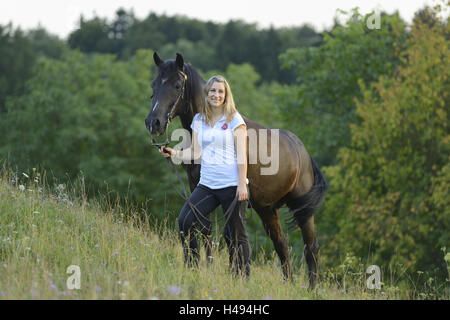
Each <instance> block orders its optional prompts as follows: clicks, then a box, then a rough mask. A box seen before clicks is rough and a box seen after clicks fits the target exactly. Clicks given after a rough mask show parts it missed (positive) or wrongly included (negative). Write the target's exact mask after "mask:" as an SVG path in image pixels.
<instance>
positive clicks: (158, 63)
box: [153, 51, 164, 67]
mask: <svg viewBox="0 0 450 320" xmlns="http://www.w3.org/2000/svg"><path fill="white" fill-rule="evenodd" d="M153 60H154V61H155V64H156V65H157V66H158V67H159V65H160V64H161V63H163V62H164V60H163V59H161V58H160V57H159V56H158V53H157V52H156V51H155V52H154V53H153Z"/></svg>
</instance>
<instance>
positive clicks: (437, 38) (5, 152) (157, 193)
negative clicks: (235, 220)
mask: <svg viewBox="0 0 450 320" xmlns="http://www.w3.org/2000/svg"><path fill="white" fill-rule="evenodd" d="M444 8H445V6H443V8H439V7H436V8H425V9H423V10H420V11H418V12H417V13H416V16H415V18H414V20H413V22H412V23H411V24H410V25H409V24H407V23H405V22H404V21H403V20H402V19H401V17H400V16H399V15H398V14H397V13H394V14H391V15H388V14H384V13H382V15H381V19H380V21H381V25H380V28H379V29H375V30H371V29H368V28H367V26H366V24H365V23H364V22H365V21H366V20H367V19H368V17H369V16H370V14H367V15H362V14H360V13H359V12H358V10H353V11H352V12H350V13H349V15H348V19H347V21H345V23H343V24H341V25H335V26H334V27H333V28H332V29H331V30H329V31H327V32H324V33H322V34H317V33H315V32H309V31H308V30H310V29H309V27H301V28H291V29H285V28H281V29H275V28H269V29H265V30H259V29H257V28H256V26H255V25H251V24H245V23H243V22H240V21H230V22H228V23H226V24H215V23H211V22H201V21H197V20H195V19H188V18H185V17H180V16H174V17H167V16H157V15H155V14H150V15H149V16H148V17H147V18H146V19H144V20H142V21H140V20H138V19H135V18H134V17H133V14H132V13H130V12H128V13H127V12H126V11H124V10H119V11H118V13H117V17H116V19H115V20H114V21H112V22H108V21H106V20H104V19H100V18H98V17H97V18H93V19H91V20H84V19H80V26H79V28H78V29H77V30H74V32H72V33H71V35H70V36H69V38H68V40H67V41H63V40H60V39H58V38H57V37H54V36H52V35H50V34H48V33H47V32H46V31H45V30H44V29H42V28H40V29H37V30H32V31H28V32H24V31H21V30H19V29H14V28H13V27H12V26H11V25H6V26H1V27H0V70H1V72H0V103H1V104H0V106H1V108H2V110H1V111H0V139H1V143H0V159H2V160H3V161H8V163H10V164H11V165H12V166H13V167H14V168H15V169H16V170H17V172H30V171H28V170H31V169H32V168H33V167H35V168H42V169H43V170H49V172H51V175H52V177H54V179H55V180H58V181H65V180H71V181H73V180H75V179H77V178H78V177H80V175H82V176H83V177H84V178H85V181H86V185H87V186H88V189H89V190H88V192H89V195H90V196H91V197H95V196H96V195H98V194H99V192H100V193H105V192H114V193H117V194H118V195H121V196H122V197H127V199H131V200H132V201H133V202H135V203H136V204H139V205H141V206H142V207H143V208H145V212H146V213H147V214H149V215H150V216H152V217H155V218H157V219H159V220H164V219H168V220H169V221H174V219H175V218H176V216H177V215H178V212H179V210H180V208H181V206H182V202H181V199H179V198H178V195H177V194H176V192H175V190H174V189H173V186H174V185H176V184H177V180H176V178H175V177H174V176H173V175H170V174H169V172H168V168H167V167H166V164H165V161H162V159H161V157H160V155H159V153H158V152H157V150H156V148H152V147H151V146H150V144H149V138H148V133H147V132H146V129H145V126H144V118H145V116H146V115H147V113H148V112H149V109H150V100H149V97H150V96H151V88H150V81H151V80H152V79H153V78H154V77H155V71H156V70H155V66H154V64H153V60H152V54H153V51H154V50H158V52H159V53H160V54H161V56H163V57H164V58H166V59H170V58H174V56H175V53H176V52H177V51H178V52H181V53H182V54H183V55H184V56H185V57H189V58H188V59H187V60H188V61H191V63H192V65H193V66H194V67H195V68H196V69H198V70H199V72H200V74H201V75H202V76H203V77H204V78H205V79H206V78H208V77H210V76H212V75H214V74H217V73H221V74H223V75H224V76H225V77H226V78H227V79H228V80H229V82H230V85H231V87H232V89H233V94H234V97H235V100H236V104H237V107H238V109H239V111H240V112H241V113H242V114H244V115H245V116H247V117H248V118H250V119H252V120H254V121H257V122H260V123H261V124H263V125H267V126H269V127H273V128H280V129H288V130H290V131H292V132H294V133H295V134H297V135H298V136H299V137H300V139H301V140H302V141H303V142H304V143H305V146H306V147H307V149H308V151H310V153H311V154H312V156H313V157H314V158H315V159H316V160H317V162H318V163H319V164H320V166H321V167H322V168H323V171H324V172H325V174H326V176H327V178H328V181H329V182H330V185H331V188H330V191H329V193H328V194H327V196H326V199H325V201H324V206H323V208H322V209H321V211H320V212H318V213H317V215H316V222H317V230H318V236H319V241H320V244H321V252H322V255H321V257H322V258H321V259H322V261H323V264H324V265H326V266H336V264H338V261H341V260H342V259H344V257H345V256H346V255H347V254H350V255H351V254H354V255H356V256H358V257H370V259H371V261H372V262H373V263H374V264H377V265H380V266H384V267H385V268H386V270H387V269H388V268H399V270H404V269H405V268H406V270H408V272H412V273H414V272H418V271H427V272H429V273H430V274H433V275H435V276H433V277H435V278H439V279H445V277H446V276H447V264H446V263H447V262H446V260H445V256H446V253H447V251H448V249H447V248H446V246H447V245H448V243H449V233H448V230H449V224H450V212H449V208H450V203H449V202H448V186H449V185H450V170H449V168H448V167H449V166H448V163H449V156H450V152H449V151H450V150H449V149H450V147H449V141H450V139H449V137H450V135H449V129H448V123H449V121H448V120H449V112H448V111H449V110H448V106H449V96H448V92H450V90H449V89H450V88H449V81H448V80H449V78H448V76H449V74H448V70H450V65H449V64H450V60H449V59H450V58H449V57H450V56H449V27H448V18H442V17H440V12H441V11H442V10H443V9H444ZM302 30H303V31H302ZM312 31H313V30H312ZM302 32H304V33H302ZM271 33H273V34H272V35H270V34H271ZM302 34H303V35H302ZM275 35H276V36H275ZM271 37H278V39H282V40H281V41H280V42H277V41H274V40H273V39H274V38H271ZM219 39H220V40H219ZM252 39H253V40H252ZM268 39H272V40H271V41H269V40H268ZM308 39H309V40H308ZM252 41H254V42H252ZM265 41H267V42H265ZM255 43H260V44H261V47H258V46H256V45H255ZM279 43H282V44H281V45H278V44H279ZM255 48H258V49H255ZM208 50H210V51H208ZM270 50H273V53H270ZM278 50H281V51H278ZM208 52H210V56H209V57H210V60H208V59H209V58H207V57H208V55H209V53H208ZM269 53H270V54H269ZM272 54H273V56H272ZM196 59H198V60H196ZM269 60H270V61H271V63H269ZM274 61H275V62H274ZM272 68H273V69H272ZM275 69H276V71H273V70H275ZM283 72H286V73H285V74H290V77H292V78H283V76H282V74H283ZM172 125H173V127H172V128H171V130H173V129H175V128H177V127H180V126H181V124H180V123H179V121H174V122H173V123H172ZM183 179H185V177H183ZM185 182H186V181H185ZM248 228H249V233H250V239H252V241H254V243H256V244H257V245H259V246H265V245H268V246H270V244H269V242H267V237H266V236H265V235H264V232H263V231H262V228H261V225H260V222H259V221H258V220H257V219H253V220H251V221H249V223H248ZM289 241H290V242H291V244H294V248H302V244H301V241H302V240H301V235H300V233H299V232H297V233H291V234H289ZM298 254H299V255H301V250H300V252H298ZM447 258H448V254H447ZM402 268H403V269H402ZM444 283H445V282H444ZM441 289H442V288H441Z"/></svg>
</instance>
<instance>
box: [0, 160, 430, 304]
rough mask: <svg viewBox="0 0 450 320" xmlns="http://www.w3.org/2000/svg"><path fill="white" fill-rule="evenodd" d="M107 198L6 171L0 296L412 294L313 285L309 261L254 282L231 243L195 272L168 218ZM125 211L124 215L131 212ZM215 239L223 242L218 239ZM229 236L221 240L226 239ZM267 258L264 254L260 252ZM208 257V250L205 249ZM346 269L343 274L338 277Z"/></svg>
mask: <svg viewBox="0 0 450 320" xmlns="http://www.w3.org/2000/svg"><path fill="white" fill-rule="evenodd" d="M123 206H124V205H123V203H122V202H119V201H112V200H111V199H110V198H109V197H108V196H107V195H105V196H104V197H99V198H98V199H93V200H88V199H87V198H86V196H85V193H84V192H83V181H82V179H81V180H79V181H76V182H74V183H73V184H72V186H66V185H62V184H59V185H54V186H49V185H46V183H45V182H43V181H42V179H41V175H40V174H38V173H36V172H35V171H34V172H33V173H32V174H31V175H30V174H27V175H25V174H13V173H12V172H11V171H10V170H8V169H6V168H5V167H4V168H3V170H2V171H1V173H0V299H410V298H421V297H420V296H419V295H418V293H415V292H414V291H411V290H409V291H408V290H404V289H398V288H395V289H392V288H391V287H389V286H387V285H385V287H384V289H382V290H368V289H367V288H366V286H365V281H364V279H365V278H364V275H361V274H360V275H358V277H356V278H355V277H352V276H351V275H350V274H348V275H347V276H348V277H347V278H348V279H350V278H351V279H353V280H354V279H359V280H357V281H349V280H347V285H346V286H342V281H341V280H340V278H339V279H338V277H337V276H336V277H334V274H333V273H329V272H330V271H329V270H328V271H327V272H326V273H325V274H327V275H328V276H327V277H324V279H323V280H322V281H321V282H320V284H319V286H318V288H317V289H316V290H314V291H309V290H307V279H306V277H305V266H304V265H303V266H302V267H301V268H300V269H298V270H296V272H295V280H294V281H293V282H287V283H285V282H284V281H283V279H282V273H281V269H280V266H279V261H278V258H277V257H276V256H275V254H273V255H272V258H270V259H263V258H258V259H256V260H255V261H253V262H252V273H251V278H250V280H245V279H241V278H236V277H233V276H232V275H231V273H230V272H229V266H228V256H227V251H226V248H224V247H223V246H220V245H219V246H215V247H214V249H213V253H214V262H213V263H212V264H211V265H209V266H208V265H206V264H205V263H202V264H201V265H200V266H199V267H198V268H197V269H189V268H187V267H185V266H184V264H183V257H182V250H181V244H180V241H179V239H178V236H177V234H176V232H175V231H173V230H174V228H171V227H170V226H167V224H164V223H160V224H158V225H156V224H154V223H150V222H149V220H148V219H146V218H145V217H146V214H145V212H144V213H143V212H138V211H137V210H133V208H129V207H128V208H124V207H123ZM124 212H127V214H126V215H125V214H124ZM215 242H216V243H217V242H221V238H220V236H217V237H216V239H215ZM222 242H223V241H222ZM263 256H264V255H259V257H263ZM202 257H203V260H202V261H204V260H205V259H204V253H203V255H202ZM71 265H76V266H79V267H80V270H81V283H80V285H81V287H80V289H73V290H69V289H68V287H67V279H68V278H69V276H71V274H68V273H67V268H68V267H69V266H71ZM343 274H345V272H344V273H343V272H342V270H341V271H340V273H339V275H340V276H342V275H343Z"/></svg>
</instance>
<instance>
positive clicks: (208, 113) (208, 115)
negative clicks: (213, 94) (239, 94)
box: [201, 75, 237, 126]
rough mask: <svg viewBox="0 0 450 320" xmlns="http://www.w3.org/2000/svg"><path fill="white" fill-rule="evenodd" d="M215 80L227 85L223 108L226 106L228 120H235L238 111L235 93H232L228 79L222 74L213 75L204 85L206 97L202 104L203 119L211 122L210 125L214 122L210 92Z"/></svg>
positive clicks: (208, 122)
mask: <svg viewBox="0 0 450 320" xmlns="http://www.w3.org/2000/svg"><path fill="white" fill-rule="evenodd" d="M214 82H220V83H223V85H224V87H225V99H224V101H223V103H224V106H223V108H224V114H225V117H226V119H227V122H230V121H231V120H233V118H234V114H235V113H236V112H237V110H236V106H235V105H234V100H233V94H232V93H231V89H230V85H229V84H228V82H227V80H226V79H225V78H224V77H222V76H220V75H217V76H213V77H211V78H210V79H209V80H208V81H207V82H206V85H205V86H204V87H203V96H204V97H203V105H202V110H201V114H202V116H203V119H205V122H206V123H207V124H209V125H210V126H212V122H213V112H212V109H211V108H212V107H211V106H210V105H209V103H208V92H209V90H210V89H211V87H212V85H213V84H214Z"/></svg>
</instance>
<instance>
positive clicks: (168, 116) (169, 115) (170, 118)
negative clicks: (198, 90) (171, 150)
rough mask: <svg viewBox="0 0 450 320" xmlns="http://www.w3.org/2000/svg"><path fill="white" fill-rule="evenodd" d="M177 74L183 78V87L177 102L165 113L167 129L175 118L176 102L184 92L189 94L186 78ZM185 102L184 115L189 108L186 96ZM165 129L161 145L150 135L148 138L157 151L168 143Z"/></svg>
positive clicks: (188, 100)
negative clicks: (164, 138)
mask: <svg viewBox="0 0 450 320" xmlns="http://www.w3.org/2000/svg"><path fill="white" fill-rule="evenodd" d="M179 72H180V73H181V74H182V75H183V76H184V81H183V87H182V89H181V92H180V94H179V95H178V97H177V100H176V101H175V102H174V104H173V105H172V108H171V110H170V111H169V112H168V113H167V127H168V126H169V124H170V121H172V119H173V117H174V116H175V110H176V109H177V106H178V102H179V101H180V99H181V98H182V97H183V96H184V92H185V91H186V92H187V93H189V90H186V87H187V80H188V77H187V75H186V74H185V73H184V72H183V71H179ZM185 100H186V101H185V102H186V108H185V110H184V114H186V113H188V112H189V107H190V99H189V97H188V96H186V99H185ZM167 127H166V130H165V131H166V141H164V142H162V143H157V142H156V141H155V139H154V138H153V135H152V134H151V133H150V137H151V139H152V146H155V147H157V148H158V149H159V148H161V146H164V147H166V146H167V145H168V144H169V143H170V140H169V133H168V130H167Z"/></svg>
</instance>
